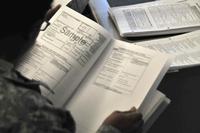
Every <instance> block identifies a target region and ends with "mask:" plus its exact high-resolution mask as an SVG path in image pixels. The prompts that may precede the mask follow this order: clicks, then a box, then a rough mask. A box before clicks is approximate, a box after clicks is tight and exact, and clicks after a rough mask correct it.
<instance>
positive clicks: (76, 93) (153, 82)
mask: <svg viewBox="0 0 200 133" xmlns="http://www.w3.org/2000/svg"><path fill="white" fill-rule="evenodd" d="M49 23H50V25H49V26H48V27H47V29H46V30H45V31H41V32H40V34H39V36H38V38H37V41H36V43H35V45H34V46H33V47H32V48H31V49H30V50H29V51H28V52H27V53H26V54H25V56H24V57H23V58H22V59H21V61H20V62H19V64H18V67H17V69H18V70H19V71H20V72H22V73H23V74H24V75H25V76H27V77H29V78H32V79H36V80H41V81H43V82H45V83H47V84H48V85H49V86H50V87H51V88H52V89H53V91H54V94H52V93H50V92H49V91H47V90H46V89H44V88H43V89H42V94H44V95H45V96H47V97H48V98H49V99H50V100H51V101H52V102H53V103H54V105H55V106H57V107H62V108H65V109H68V110H70V111H71V113H72V115H73V117H74V118H75V121H76V123H77V130H78V133H89V132H91V133H94V132H95V131H96V130H97V129H98V128H99V126H100V125H101V123H102V122H103V120H104V119H105V118H106V117H107V116H108V115H110V114H111V113H112V112H113V111H114V110H122V111H123V110H128V109H130V108H131V107H133V106H135V107H136V108H139V110H140V111H141V112H142V113H143V115H144V119H145V121H149V124H148V125H147V126H146V129H148V128H149V127H150V125H151V123H152V120H153V119H155V118H156V117H157V116H158V115H153V114H154V112H157V111H158V112H159V111H162V110H163V107H166V106H162V104H161V103H163V99H165V98H166V97H165V95H162V94H159V92H157V91H156V89H157V86H158V85H159V83H160V81H161V80H162V78H163V77H164V75H165V74H166V72H167V71H168V69H169V67H170V64H171V56H169V55H167V54H162V53H160V52H155V51H153V50H150V49H147V48H144V47H142V46H137V45H132V44H130V43H126V42H122V41H119V40H115V39H113V38H112V37H111V36H110V34H109V33H108V32H107V31H106V30H105V29H104V28H103V27H101V26H100V25H98V24H97V23H95V22H94V21H92V20H90V19H88V18H86V17H84V16H83V15H81V14H79V13H77V12H75V11H74V10H72V9H70V8H68V7H67V6H62V7H61V8H60V9H59V10H58V12H57V13H56V14H55V15H54V16H53V17H52V19H51V20H50V22H49ZM168 103H169V101H166V104H168ZM166 104H165V105H166ZM158 114H159V113H158Z"/></svg>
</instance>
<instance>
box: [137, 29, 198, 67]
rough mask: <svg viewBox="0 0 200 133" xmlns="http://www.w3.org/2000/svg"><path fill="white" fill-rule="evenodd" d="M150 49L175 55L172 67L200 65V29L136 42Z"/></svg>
mask: <svg viewBox="0 0 200 133" xmlns="http://www.w3.org/2000/svg"><path fill="white" fill-rule="evenodd" d="M135 44H136V45H140V46H145V47H148V48H150V49H153V50H156V51H159V52H162V53H167V54H171V55H174V57H175V59H174V61H173V62H172V64H171V68H170V69H180V68H185V67H192V66H197V65H200V30H197V31H193V32H190V33H185V34H182V35H177V36H173V37H169V38H164V39H155V40H150V41H143V42H138V43H135Z"/></svg>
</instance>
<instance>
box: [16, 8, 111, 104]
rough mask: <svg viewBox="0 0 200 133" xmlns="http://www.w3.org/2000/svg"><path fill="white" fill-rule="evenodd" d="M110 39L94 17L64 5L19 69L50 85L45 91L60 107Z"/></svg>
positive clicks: (41, 34) (30, 76) (28, 75)
mask: <svg viewBox="0 0 200 133" xmlns="http://www.w3.org/2000/svg"><path fill="white" fill-rule="evenodd" d="M109 42H110V36H109V34H108V33H107V32H106V31H104V29H103V28H102V27H100V26H99V25H97V24H96V23H94V22H93V21H92V20H89V19H87V18H85V17H84V16H82V15H80V14H78V13H77V12H75V11H73V10H71V9H70V8H68V7H66V6H63V7H62V8H61V9H59V11H58V12H57V13H56V14H55V15H54V17H53V18H52V19H51V21H50V26H49V27H48V28H47V29H46V30H45V31H42V32H41V33H40V35H39V36H38V39H37V42H36V44H35V45H34V46H33V48H32V49H31V50H30V51H29V52H28V53H27V54H26V55H25V57H24V58H22V60H21V63H20V64H19V66H18V70H19V71H20V72H22V73H23V74H24V75H26V76H27V77H29V78H33V79H36V80H40V81H43V82H45V83H46V84H48V85H49V86H50V87H51V88H52V89H53V90H54V92H55V94H52V93H50V92H49V91H45V89H44V90H43V91H42V92H43V93H45V95H46V96H48V97H49V98H50V99H51V100H52V101H53V102H54V103H55V105H58V106H61V105H62V104H63V103H64V102H65V101H66V100H67V98H68V97H70V95H71V94H72V93H73V91H74V90H75V89H76V87H77V86H78V84H79V83H80V82H81V80H82V79H83V77H84V76H85V74H86V73H87V72H88V70H89V69H90V68H91V66H92V65H93V64H94V63H95V61H96V60H97V58H98V57H99V56H100V54H101V53H102V51H103V50H104V48H105V47H106V46H107V45H108V43H109Z"/></svg>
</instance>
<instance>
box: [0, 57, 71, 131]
mask: <svg viewBox="0 0 200 133" xmlns="http://www.w3.org/2000/svg"><path fill="white" fill-rule="evenodd" d="M39 85H40V84H39V82H36V81H34V80H29V79H27V78H25V77H23V76H22V75H21V74H20V73H18V72H17V71H15V70H14V69H13V66H12V65H11V64H9V63H7V62H5V61H3V60H0V133H74V132H75V122H74V120H73V118H72V117H71V114H70V113H69V112H68V111H65V110H62V109H58V108H54V107H53V106H52V105H51V102H50V101H48V99H46V98H45V97H43V96H42V95H41V94H40V88H39Z"/></svg>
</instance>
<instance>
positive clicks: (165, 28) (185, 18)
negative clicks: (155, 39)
mask: <svg viewBox="0 0 200 133" xmlns="http://www.w3.org/2000/svg"><path fill="white" fill-rule="evenodd" d="M199 4H200V2H199V1H198V0H187V1H181V2H180V1H167V2H166V1H155V2H148V3H143V4H137V5H130V6H121V7H113V8H111V9H110V14H111V16H112V18H113V20H114V22H115V24H116V26H117V28H118V30H119V32H120V35H121V36H142V35H159V34H171V33H180V32H188V31H192V30H195V29H197V28H200V9H199Z"/></svg>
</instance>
